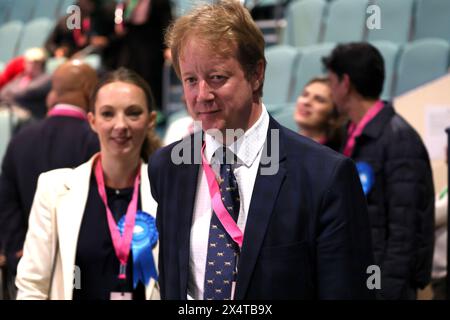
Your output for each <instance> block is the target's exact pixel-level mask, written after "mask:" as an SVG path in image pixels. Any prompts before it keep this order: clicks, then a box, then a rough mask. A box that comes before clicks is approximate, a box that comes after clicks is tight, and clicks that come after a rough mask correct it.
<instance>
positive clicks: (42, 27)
mask: <svg viewBox="0 0 450 320" xmlns="http://www.w3.org/2000/svg"><path fill="white" fill-rule="evenodd" d="M53 24H54V22H53V21H52V20H50V19H49V18H37V19H34V20H31V21H30V22H28V23H27V24H25V26H24V28H23V30H22V37H21V39H20V40H19V47H18V49H17V54H18V55H21V54H23V53H24V52H25V50H26V49H29V48H33V47H43V46H44V44H45V40H46V39H47V37H48V35H49V34H50V31H51V30H52V28H53Z"/></svg>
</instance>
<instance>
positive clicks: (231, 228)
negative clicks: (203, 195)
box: [202, 144, 244, 248]
mask: <svg viewBox="0 0 450 320" xmlns="http://www.w3.org/2000/svg"><path fill="white" fill-rule="evenodd" d="M204 149H205V144H203V147H202V167H203V171H205V174H206V180H207V181H208V189H209V195H210V197H211V204H212V207H213V210H214V213H215V214H216V216H217V218H218V219H219V221H220V223H221V224H222V225H223V227H224V228H225V231H226V232H227V233H228V234H229V235H230V237H231V238H232V239H233V241H234V242H236V243H237V245H238V246H239V248H242V242H243V239H244V235H243V234H242V231H241V229H239V227H238V226H237V224H236V222H235V221H234V220H233V218H232V217H231V215H230V213H229V212H228V210H227V209H226V208H225V206H224V205H223V202H222V196H221V195H220V190H219V184H218V183H217V179H216V175H215V174H214V171H213V170H212V169H211V166H210V165H209V163H208V160H206V157H205V154H204Z"/></svg>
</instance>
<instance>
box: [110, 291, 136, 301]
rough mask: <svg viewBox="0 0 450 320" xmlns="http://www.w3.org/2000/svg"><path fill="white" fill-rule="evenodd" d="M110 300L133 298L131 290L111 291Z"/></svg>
mask: <svg viewBox="0 0 450 320" xmlns="http://www.w3.org/2000/svg"><path fill="white" fill-rule="evenodd" d="M111 300H133V293H131V292H111Z"/></svg>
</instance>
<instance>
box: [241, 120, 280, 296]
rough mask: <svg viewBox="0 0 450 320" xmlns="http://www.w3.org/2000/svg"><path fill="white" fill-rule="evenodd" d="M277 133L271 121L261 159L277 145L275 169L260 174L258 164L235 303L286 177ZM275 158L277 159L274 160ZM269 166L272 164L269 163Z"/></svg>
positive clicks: (246, 283) (243, 293)
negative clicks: (274, 134)
mask: <svg viewBox="0 0 450 320" xmlns="http://www.w3.org/2000/svg"><path fill="white" fill-rule="evenodd" d="M272 129H275V130H278V132H279V139H278V141H272V139H270V132H271V130H272ZM281 131H282V130H280V127H279V125H278V124H277V123H276V122H275V121H274V120H273V119H272V118H271V119H270V123H269V130H268V135H267V138H266V143H265V144H264V149H263V156H264V155H265V154H266V155H269V154H272V152H274V150H275V151H276V149H274V148H273V147H272V144H273V143H279V158H278V159H279V162H278V164H279V168H278V171H277V172H276V173H275V174H274V175H262V174H261V169H262V168H263V167H264V165H262V164H260V165H259V169H258V174H257V176H256V180H255V186H254V188H253V193H252V200H251V202H250V209H249V213H248V217H247V223H246V226H245V233H244V242H243V246H242V254H241V256H240V260H239V266H238V278H237V286H236V294H235V299H236V300H242V299H244V298H245V294H246V292H247V288H248V285H249V282H250V278H251V275H252V273H253V269H254V268H255V264H256V261H257V259H258V256H259V252H260V249H261V246H262V243H263V241H264V236H265V234H266V230H267V227H268V225H269V221H270V218H271V216H272V212H273V210H274V207H275V203H276V200H277V197H278V192H279V190H280V188H281V185H282V182H283V180H284V177H285V175H286V168H285V161H284V160H285V157H286V156H285V150H284V146H283V143H282V142H283V138H282V137H281V135H282V132H281ZM275 140H276V139H275ZM268 150H269V151H268ZM272 158H274V157H272ZM275 159H277V158H276V157H275ZM269 165H273V163H272V164H269Z"/></svg>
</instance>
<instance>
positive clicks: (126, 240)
mask: <svg viewBox="0 0 450 320" xmlns="http://www.w3.org/2000/svg"><path fill="white" fill-rule="evenodd" d="M95 178H96V179H97V186H98V193H99V194H100V197H101V198H102V201H103V203H104V204H105V207H106V216H107V218H108V226H109V231H110V233H111V238H112V242H113V246H114V250H115V252H116V256H117V258H118V259H119V261H120V271H119V279H126V266H127V261H128V255H129V254H130V247H131V240H132V238H133V229H134V223H135V220H136V211H137V200H138V192H139V181H140V168H139V171H138V173H137V175H136V178H135V180H134V190H133V197H132V198H131V201H130V204H129V205H128V209H127V213H126V216H125V228H124V231H123V236H120V232H119V228H117V224H116V222H115V221H114V217H113V215H112V213H111V210H110V209H109V207H108V201H107V198H106V191H105V180H104V179H103V169H102V159H101V156H99V157H98V160H97V163H96V165H95Z"/></svg>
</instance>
